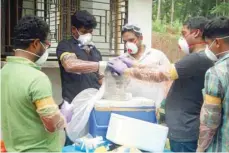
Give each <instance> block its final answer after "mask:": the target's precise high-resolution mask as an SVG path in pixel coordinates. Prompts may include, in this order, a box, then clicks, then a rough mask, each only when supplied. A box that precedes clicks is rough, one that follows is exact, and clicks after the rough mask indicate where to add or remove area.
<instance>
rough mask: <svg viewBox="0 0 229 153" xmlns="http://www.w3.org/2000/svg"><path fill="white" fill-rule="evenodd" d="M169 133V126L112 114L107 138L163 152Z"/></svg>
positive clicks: (123, 143)
mask: <svg viewBox="0 0 229 153" xmlns="http://www.w3.org/2000/svg"><path fill="white" fill-rule="evenodd" d="M167 135H168V127H165V126H161V125H157V124H153V123H149V122H145V121H141V120H137V119H133V118H130V117H126V116H122V115H118V114H111V118H110V123H109V126H108V130H107V135H106V138H107V139H108V140H110V141H112V142H114V143H116V144H118V145H123V146H127V147H135V148H138V149H141V150H144V151H150V152H163V150H164V147H165V143H166V139H167Z"/></svg>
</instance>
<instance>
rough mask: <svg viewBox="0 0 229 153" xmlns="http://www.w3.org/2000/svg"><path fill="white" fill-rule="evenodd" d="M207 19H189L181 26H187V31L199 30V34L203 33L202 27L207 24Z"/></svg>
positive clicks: (200, 17)
mask: <svg viewBox="0 0 229 153" xmlns="http://www.w3.org/2000/svg"><path fill="white" fill-rule="evenodd" d="M207 22H208V19H207V18H205V17H203V16H197V17H191V18H189V19H188V20H186V21H185V22H184V23H183V25H184V26H187V28H188V29H190V30H193V29H199V30H200V31H201V32H203V31H204V27H205V25H206V24H207Z"/></svg>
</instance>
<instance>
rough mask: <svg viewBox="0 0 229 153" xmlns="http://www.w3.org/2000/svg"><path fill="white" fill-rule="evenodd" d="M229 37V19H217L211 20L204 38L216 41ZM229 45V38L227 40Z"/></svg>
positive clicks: (205, 30)
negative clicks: (216, 39)
mask: <svg viewBox="0 0 229 153" xmlns="http://www.w3.org/2000/svg"><path fill="white" fill-rule="evenodd" d="M226 36H229V18H228V17H217V18H214V19H212V20H210V21H209V22H208V23H207V24H206V26H205V28H204V33H203V38H204V39H205V38H209V39H215V38H222V37H226ZM224 40H226V42H227V43H228V44H229V38H225V39H224Z"/></svg>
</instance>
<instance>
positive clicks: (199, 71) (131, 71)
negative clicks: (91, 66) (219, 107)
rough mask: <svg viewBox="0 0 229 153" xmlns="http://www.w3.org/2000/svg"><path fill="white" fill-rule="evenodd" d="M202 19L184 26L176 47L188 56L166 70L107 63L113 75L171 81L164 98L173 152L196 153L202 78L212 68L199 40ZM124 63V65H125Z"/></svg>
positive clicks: (113, 62)
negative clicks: (114, 73)
mask: <svg viewBox="0 0 229 153" xmlns="http://www.w3.org/2000/svg"><path fill="white" fill-rule="evenodd" d="M207 21H208V20H207V19H205V18H204V17H194V18H190V19H189V20H188V21H186V22H185V23H184V24H183V28H182V33H181V34H182V37H181V38H180V39H179V41H178V44H179V47H180V49H181V50H182V51H184V52H185V53H186V54H187V55H186V56H185V57H183V58H182V59H181V60H179V61H178V62H177V63H175V64H171V65H169V66H168V67H167V68H164V67H161V66H154V67H147V66H144V65H143V66H142V65H140V66H138V64H136V63H135V62H133V61H131V60H130V59H127V58H121V59H120V58H119V59H115V60H113V61H111V62H109V67H110V68H111V69H112V71H114V72H116V73H118V74H120V75H125V76H127V77H133V78H136V79H139V80H145V81H148V82H163V81H169V80H171V81H174V82H173V84H172V86H171V88H170V91H169V93H168V95H167V98H166V105H165V113H166V117H165V119H166V124H167V126H168V127H169V135H168V137H169V139H170V146H171V150H172V151H173V152H195V151H196V149H197V140H198V136H199V125H200V119H199V117H200V110H201V106H202V104H203V98H202V91H201V90H202V89H203V88H204V75H205V73H206V71H207V70H208V69H209V68H210V67H211V66H213V61H212V60H210V59H209V58H208V57H207V55H206V53H205V51H204V50H205V48H206V44H205V41H204V40H203V38H202V34H203V29H204V26H205V24H206V23H207ZM124 63H125V64H124Z"/></svg>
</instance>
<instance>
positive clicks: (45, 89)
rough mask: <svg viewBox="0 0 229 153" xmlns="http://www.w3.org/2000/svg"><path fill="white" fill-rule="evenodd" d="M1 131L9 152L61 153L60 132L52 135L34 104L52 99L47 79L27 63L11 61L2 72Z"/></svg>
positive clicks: (33, 65) (33, 64)
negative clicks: (44, 99)
mask: <svg viewBox="0 0 229 153" xmlns="http://www.w3.org/2000/svg"><path fill="white" fill-rule="evenodd" d="M1 90H2V91H1V117H2V118H1V127H2V137H3V141H4V143H5V146H6V149H7V152H54V151H55V152H59V151H61V145H60V137H59V132H54V133H49V132H47V131H46V130H45V128H44V125H43V123H42V121H41V119H40V117H39V115H38V113H37V112H36V106H35V104H34V102H35V101H37V100H40V99H43V98H46V97H50V96H52V88H51V83H50V80H49V79H48V77H47V75H45V74H44V73H43V72H41V71H40V68H39V67H38V66H37V65H36V64H35V63H33V62H31V61H30V60H28V59H25V58H21V57H8V58H7V64H6V65H5V66H4V67H3V68H2V70H1Z"/></svg>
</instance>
